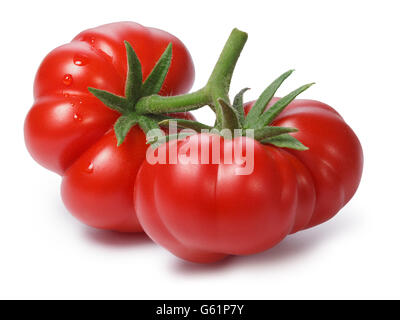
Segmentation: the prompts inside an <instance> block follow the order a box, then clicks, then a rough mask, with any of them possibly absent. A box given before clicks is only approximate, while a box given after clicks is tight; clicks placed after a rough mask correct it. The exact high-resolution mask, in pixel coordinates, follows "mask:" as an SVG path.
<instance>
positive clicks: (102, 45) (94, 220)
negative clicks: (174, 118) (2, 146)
mask: <svg viewBox="0 0 400 320" xmlns="http://www.w3.org/2000/svg"><path fill="white" fill-rule="evenodd" d="M124 41H128V42H129V43H130V44H131V45H132V46H133V48H134V49H135V52H136V54H137V56H138V58H139V60H140V62H141V67H142V73H143V79H146V77H147V76H148V75H149V73H150V71H151V70H152V68H153V67H154V65H155V64H156V62H157V60H158V59H159V58H160V55H161V54H162V53H163V51H164V50H165V48H166V47H167V45H168V44H169V43H172V54H173V57H174V58H173V59H172V62H171V66H170V69H169V71H168V74H167V77H166V79H165V82H164V84H163V86H162V88H161V90H160V92H159V94H161V95H176V94H181V93H184V92H186V91H188V90H189V89H190V88H191V86H192V84H193V81H194V67H193V62H192V59H191V57H190V54H189V52H188V51H187V49H186V48H185V46H184V45H183V43H182V42H181V41H180V40H179V39H177V38H176V37H174V36H173V35H171V34H169V33H167V32H165V31H161V30H158V29H155V28H148V27H144V26H141V25H139V24H137V23H133V22H119V23H112V24H107V25H103V26H99V27H97V28H93V29H89V30H86V31H83V32H81V33H80V34H78V35H77V36H76V37H75V38H74V39H73V40H72V41H71V42H70V43H68V44H65V45H62V46H60V47H58V48H56V49H54V50H53V51H52V52H50V53H49V54H48V55H47V56H46V58H45V59H44V60H43V62H42V63H41V65H40V67H39V70H38V72H37V74H36V78H35V83H34V97H35V102H34V105H33V107H32V108H31V110H30V111H29V113H28V115H27V118H26V120H25V127H24V132H25V141H26V146H27V148H28V150H29V152H30V154H31V155H32V157H33V158H34V159H35V160H36V161H37V162H39V163H40V164H41V165H43V166H44V167H46V168H48V169H50V170H52V171H54V172H56V173H58V174H60V175H62V176H63V183H62V197H63V200H64V203H65V205H66V207H67V208H68V209H69V210H70V211H71V212H72V213H73V214H74V215H75V216H76V217H77V218H78V219H80V220H81V221H83V222H85V223H86V224H88V225H90V226H93V227H97V228H104V229H111V230H117V231H140V230H141V227H140V226H139V225H138V223H137V219H136V215H135V211H134V205H133V202H132V196H131V194H132V193H133V181H134V179H135V175H136V172H137V170H138V168H139V165H140V162H141V161H142V160H143V159H144V155H145V150H146V148H147V147H146V144H145V136H144V134H143V132H141V130H140V129H139V128H138V127H134V128H133V129H132V130H131V132H130V133H129V134H128V137H127V138H126V141H125V142H124V143H123V144H122V145H121V146H120V147H117V143H116V139H115V134H114V131H113V130H112V127H113V125H114V123H115V122H116V120H117V119H118V117H119V116H120V114H119V113H118V112H116V111H114V110H111V109H109V108H108V107H106V106H105V105H104V104H103V103H102V102H101V101H100V100H98V99H96V98H95V97H94V96H93V95H92V94H91V93H89V91H88V87H94V88H97V89H101V90H107V91H109V92H112V93H114V94H116V95H120V96H124V86H125V80H126V74H127V59H126V50H125V46H124ZM180 116H181V117H187V118H191V115H190V114H187V115H180Z"/></svg>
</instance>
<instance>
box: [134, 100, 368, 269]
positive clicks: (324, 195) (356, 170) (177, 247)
mask: <svg viewBox="0 0 400 320" xmlns="http://www.w3.org/2000/svg"><path fill="white" fill-rule="evenodd" d="M276 101H277V99H276V98H275V99H273V100H272V102H271V103H273V102H276ZM271 103H270V104H271ZM251 106H252V103H249V104H247V106H246V109H247V111H248V110H249V108H251ZM272 125H273V126H285V127H295V128H297V129H298V130H299V131H298V132H296V133H293V134H292V135H293V136H294V137H296V138H297V139H298V140H299V141H301V142H302V143H304V144H305V145H306V146H307V147H308V148H309V149H308V150H306V151H296V150H291V149H286V148H278V147H276V146H272V145H268V144H261V143H260V142H258V141H255V140H253V139H251V138H248V137H243V136H241V137H236V138H234V139H224V138H223V137H222V136H220V135H216V134H204V133H199V134H195V135H192V136H189V137H187V138H185V139H184V140H183V141H176V140H175V141H170V142H168V143H166V144H163V145H161V146H160V147H159V148H158V151H157V152H158V153H157V155H158V156H160V155H166V156H168V155H169V148H172V150H174V148H175V147H176V150H177V152H176V153H177V154H178V155H188V156H190V157H192V158H191V161H187V160H185V158H184V157H183V158H179V157H178V158H177V162H176V164H162V163H155V164H150V163H149V162H148V161H144V162H143V164H142V165H141V168H140V170H139V173H138V174H137V177H136V187H135V192H134V198H135V206H136V212H137V213H138V218H139V221H140V223H141V225H142V227H143V229H144V230H145V232H146V233H147V234H148V235H149V236H150V237H151V238H152V239H153V240H154V241H155V242H157V243H159V244H160V245H162V246H164V247H166V248H167V249H168V250H170V251H171V252H172V253H173V254H175V255H176V256H178V257H181V258H183V259H186V260H189V261H193V262H212V261H217V260H220V259H222V258H224V257H225V256H227V255H248V254H253V253H257V252H261V251H264V250H267V249H269V248H271V247H273V246H274V245H276V244H277V243H279V242H280V241H281V240H282V239H284V238H285V237H286V236H287V235H288V234H290V233H294V232H297V231H299V230H302V229H305V228H309V227H312V226H314V225H316V224H319V223H322V222H324V221H326V220H328V219H330V218H332V217H333V216H334V215H335V214H336V213H337V212H338V211H339V210H340V209H341V208H342V207H343V206H344V205H345V204H346V203H347V202H348V201H349V200H350V198H351V197H352V196H353V194H354V193H355V191H356V189H357V186H358V184H359V182H360V178H361V172H362V166H363V155H362V149H361V146H360V143H359V141H358V139H357V137H356V136H355V134H354V132H353V131H352V130H351V128H350V127H349V126H348V125H347V124H346V123H345V122H344V120H343V118H342V117H341V116H340V115H339V114H338V113H337V112H336V111H335V110H334V109H332V108H331V107H329V106H327V105H326V104H323V103H321V102H317V101H312V100H294V101H293V102H292V103H290V104H289V106H288V107H286V109H285V110H284V111H283V112H282V113H281V114H280V115H279V116H278V117H277V118H276V119H275V120H274V122H273V123H272ZM218 143H219V145H220V148H219V149H218V152H219V155H220V158H221V161H219V162H218V163H213V162H212V156H211V154H212V150H213V148H215V147H213V145H218ZM251 143H252V144H253V145H254V169H253V171H252V173H251V174H249V175H237V174H235V169H238V168H241V167H243V166H244V164H240V163H236V162H233V163H229V162H227V161H224V155H225V153H224V152H225V150H228V151H230V152H231V153H233V152H234V149H235V147H237V146H239V148H241V149H240V152H241V153H242V154H245V153H246V152H247V149H246V146H247V144H251ZM194 150H197V151H194ZM200 150H201V151H203V150H206V152H205V153H204V154H208V158H207V157H205V158H201V153H202V152H200ZM167 159H168V158H167ZM204 159H208V163H207V161H206V163H205V161H204ZM202 160H203V161H202Z"/></svg>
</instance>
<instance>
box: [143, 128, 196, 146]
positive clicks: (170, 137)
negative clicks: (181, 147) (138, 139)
mask: <svg viewBox="0 0 400 320" xmlns="http://www.w3.org/2000/svg"><path fill="white" fill-rule="evenodd" d="M195 133H196V132H195V131H193V132H179V133H173V134H169V135H163V136H162V137H161V138H160V137H155V136H153V137H150V139H147V142H146V143H147V144H150V145H151V147H152V148H153V149H157V148H158V147H159V146H161V145H162V144H163V143H166V142H168V141H172V140H179V139H182V138H186V137H189V136H192V135H194V134H195ZM155 138H157V139H155Z"/></svg>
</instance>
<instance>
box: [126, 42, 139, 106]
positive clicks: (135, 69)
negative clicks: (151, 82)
mask: <svg viewBox="0 0 400 320" xmlns="http://www.w3.org/2000/svg"><path fill="white" fill-rule="evenodd" d="M124 43H125V48H126V55H127V62H128V73H127V76H126V82H125V97H126V99H127V100H128V101H129V102H130V103H131V104H132V106H131V107H132V108H133V107H134V106H135V104H136V102H137V101H138V100H139V98H140V92H141V89H142V81H143V78H142V77H143V76H142V65H141V63H140V60H139V58H138V56H137V55H136V52H135V50H133V48H132V46H131V45H130V43H129V42H128V41H124Z"/></svg>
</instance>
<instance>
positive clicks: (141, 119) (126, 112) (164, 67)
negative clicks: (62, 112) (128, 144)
mask: <svg viewBox="0 0 400 320" xmlns="http://www.w3.org/2000/svg"><path fill="white" fill-rule="evenodd" d="M247 37H248V36H247V33H245V32H242V31H240V30H238V29H234V30H233V31H232V32H231V34H230V36H229V38H228V40H227V42H226V43H225V46H224V48H223V50H222V52H221V54H220V56H219V58H218V61H217V63H216V65H215V67H214V69H213V71H212V73H211V76H210V78H209V80H208V82H207V83H206V85H205V86H204V87H203V88H201V89H200V90H197V91H195V92H192V93H188V94H182V95H177V96H168V97H164V96H160V95H158V92H159V91H160V89H161V87H162V84H163V82H164V80H165V77H166V75H167V73H168V69H169V67H170V64H171V59H172V45H171V44H169V45H168V47H167V48H166V50H165V51H164V53H163V54H162V56H161V57H160V59H159V60H158V62H157V63H156V65H155V67H154V69H153V70H152V72H151V73H150V75H149V76H148V77H147V79H146V81H144V82H142V81H143V79H142V69H141V64H140V61H139V59H138V57H137V55H136V53H135V51H134V50H133V48H132V46H131V45H130V44H129V43H128V42H125V46H126V52H127V61H128V74H127V80H126V83H125V97H121V96H118V95H115V94H112V93H110V92H107V91H103V90H98V89H94V88H89V91H90V92H91V93H92V94H93V95H95V96H96V97H97V98H98V99H100V100H101V101H102V102H103V103H104V104H105V105H107V106H108V107H109V108H111V109H114V110H116V111H118V112H120V113H121V116H120V117H119V119H118V120H117V121H116V123H115V125H114V131H115V134H116V136H117V140H118V145H121V144H122V142H123V141H124V138H125V137H126V135H127V134H128V132H129V130H130V129H131V128H132V127H133V126H134V125H139V126H140V127H141V129H142V130H143V131H144V132H145V133H146V134H147V143H148V144H151V145H153V147H157V146H158V145H160V144H161V143H164V142H166V141H169V140H171V139H178V138H179V137H182V134H171V135H168V136H164V137H163V138H160V137H161V136H162V135H160V132H161V130H160V126H161V127H167V126H169V123H170V121H171V120H174V121H176V124H177V125H178V127H181V128H186V129H192V132H194V133H196V132H201V131H202V130H212V129H215V130H214V131H213V132H215V133H218V132H220V133H221V134H222V135H224V134H223V133H222V132H224V130H225V132H227V131H228V132H230V133H233V132H234V131H235V130H236V129H242V131H241V132H242V135H243V136H245V135H250V136H252V137H253V138H254V139H256V140H257V141H259V142H261V143H263V144H272V145H275V146H277V147H282V148H290V149H296V150H307V149H308V148H307V147H306V146H304V145H303V144H302V143H301V142H300V141H298V140H297V139H296V138H295V137H293V136H291V135H290V133H293V132H296V131H297V129H296V128H286V127H276V126H271V123H272V122H273V121H274V120H275V119H276V117H278V116H279V114H280V113H281V112H282V111H283V110H284V109H285V108H286V107H287V106H288V105H289V104H290V102H292V101H293V100H294V99H295V98H296V97H297V96H298V95H299V94H300V93H302V92H303V91H305V90H307V89H308V88H309V87H310V86H311V85H313V84H314V83H310V84H306V85H304V86H301V87H300V88H298V89H296V90H294V91H292V92H291V93H289V94H288V95H286V96H284V97H283V98H281V99H279V100H278V101H277V102H276V103H275V104H274V105H272V106H271V107H269V108H268V109H267V110H266V108H267V105H268V104H269V102H270V101H271V100H272V98H273V97H274V94H275V93H276V91H277V90H278V88H279V87H280V86H281V84H282V83H283V82H284V81H285V80H286V79H287V78H288V77H289V76H290V75H291V74H292V72H293V71H294V70H289V71H287V72H285V73H284V74H282V75H281V76H279V77H278V78H277V79H276V80H275V81H273V82H272V83H271V84H270V85H269V86H268V87H267V88H266V89H265V90H264V91H263V93H262V94H261V95H260V97H259V98H258V100H257V101H256V102H255V104H254V106H253V108H252V109H251V110H250V112H249V113H248V114H247V116H245V115H244V107H243V95H244V93H245V92H246V91H247V90H248V88H245V89H243V90H241V91H240V92H239V93H238V94H237V95H236V96H235V98H234V100H233V103H232V104H231V102H230V99H229V88H230V84H231V79H232V75H233V71H234V69H235V66H236V63H237V61H238V59H239V56H240V54H241V52H242V50H243V47H244V45H245V43H246V41H247ZM206 105H208V106H210V107H211V109H212V110H213V111H214V112H215V115H216V121H215V125H214V126H213V127H210V126H207V125H205V124H202V123H199V122H197V121H191V120H182V119H172V118H171V117H169V116H167V115H166V114H168V113H175V112H187V111H190V110H195V109H198V108H200V107H203V106H206ZM249 130H250V131H251V132H252V133H250V134H249V132H250V131H249ZM184 135H186V136H187V135H189V134H188V133H187V132H186V133H184ZM230 136H231V137H233V136H234V134H230Z"/></svg>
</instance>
